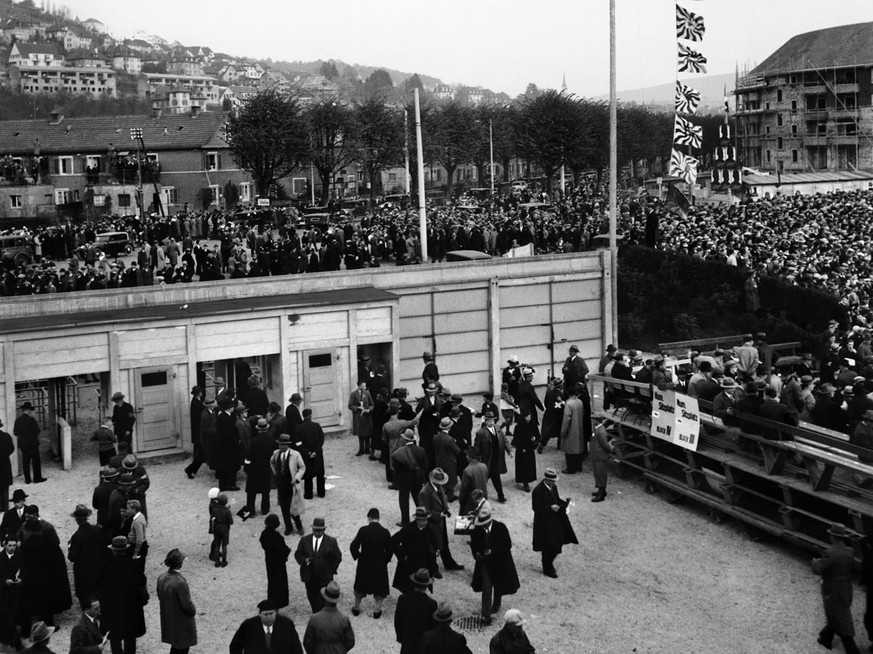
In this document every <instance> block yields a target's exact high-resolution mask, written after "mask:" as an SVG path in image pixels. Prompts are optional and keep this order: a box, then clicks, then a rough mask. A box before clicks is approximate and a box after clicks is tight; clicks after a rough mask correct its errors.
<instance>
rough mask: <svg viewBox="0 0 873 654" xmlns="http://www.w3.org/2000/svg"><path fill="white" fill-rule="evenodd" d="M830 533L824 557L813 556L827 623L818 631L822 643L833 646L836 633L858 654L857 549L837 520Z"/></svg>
mask: <svg viewBox="0 0 873 654" xmlns="http://www.w3.org/2000/svg"><path fill="white" fill-rule="evenodd" d="M828 533H829V534H830V535H831V536H832V537H833V543H832V544H831V545H830V546H829V547H828V548H827V549H826V550H825V551H824V553H823V554H822V556H821V558H818V559H813V560H812V571H813V572H815V573H816V574H819V575H821V598H822V602H823V603H824V611H825V619H826V620H827V624H826V625H825V627H824V629H822V630H821V631H820V632H819V634H818V644H819V645H821V646H822V647H824V648H825V649H832V648H833V642H834V636H839V637H840V640H841V641H843V649H845V650H846V654H858V652H859V650H858V646H857V645H856V644H855V624H854V621H853V620H852V577H853V570H854V568H855V553H854V550H853V549H852V548H851V547H849V546H848V545H847V544H846V541H847V540H848V538H849V532H848V531H847V530H846V527H845V526H843V525H842V524H840V523H834V524H833V525H832V526H831V528H830V529H828Z"/></svg>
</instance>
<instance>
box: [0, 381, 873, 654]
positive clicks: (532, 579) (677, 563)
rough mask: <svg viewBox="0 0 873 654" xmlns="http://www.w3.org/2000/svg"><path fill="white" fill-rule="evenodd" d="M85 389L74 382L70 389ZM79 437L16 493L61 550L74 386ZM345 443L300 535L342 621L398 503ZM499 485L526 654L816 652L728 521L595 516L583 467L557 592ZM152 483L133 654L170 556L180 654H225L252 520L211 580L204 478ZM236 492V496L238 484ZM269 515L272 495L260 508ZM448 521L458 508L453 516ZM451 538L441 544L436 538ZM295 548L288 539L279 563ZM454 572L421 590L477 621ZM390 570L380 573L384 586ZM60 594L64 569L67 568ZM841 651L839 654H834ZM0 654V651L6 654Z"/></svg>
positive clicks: (802, 590)
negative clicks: (314, 548) (336, 561)
mask: <svg viewBox="0 0 873 654" xmlns="http://www.w3.org/2000/svg"><path fill="white" fill-rule="evenodd" d="M83 381H84V380H83ZM80 397H81V404H80V406H79V408H78V424H77V425H76V427H75V428H74V465H73V470H71V471H66V472H65V471H62V470H60V469H59V468H58V465H57V464H56V463H53V462H51V461H48V459H49V457H48V456H47V455H44V456H43V460H44V462H45V474H46V476H47V477H48V478H49V481H48V482H47V483H45V484H39V485H28V486H24V485H23V480H22V478H21V477H18V478H17V483H16V484H14V485H13V488H24V489H25V490H26V492H27V493H28V494H29V495H30V497H29V499H28V501H29V502H30V503H33V504H37V505H39V507H40V513H41V515H42V517H44V518H45V519H47V520H49V521H50V522H51V523H52V524H54V525H55V527H56V528H57V530H58V533H59V536H60V538H61V542H62V544H64V547H65V544H66V542H67V540H68V539H69V537H70V535H71V534H72V533H73V531H74V530H75V521H74V520H73V519H72V518H71V517H69V514H70V513H71V512H72V510H73V509H74V508H75V506H76V504H77V503H80V502H82V503H86V504H90V500H91V494H92V491H93V488H94V485H95V484H96V483H97V479H98V470H99V465H98V461H97V450H96V443H90V442H89V441H88V436H89V435H90V433H91V432H92V431H93V429H94V428H95V427H96V412H95V404H96V402H95V399H96V394H95V393H94V392H93V388H92V387H91V386H90V385H88V384H87V383H84V384H82V386H81V393H80ZM356 447H357V442H356V441H355V442H353V441H352V439H351V438H350V437H349V436H348V435H345V436H341V435H329V436H328V438H327V443H326V445H325V461H326V467H327V475H328V482H327V483H328V491H327V497H325V498H323V499H320V498H317V497H316V498H315V499H314V500H312V501H307V503H306V504H307V506H306V514H305V515H304V516H303V522H304V525H306V527H307V532H309V525H311V523H312V519H313V518H314V517H316V516H322V517H324V518H325V519H326V521H327V533H329V534H331V535H333V536H335V537H336V538H337V539H338V540H339V544H340V547H341V549H342V551H343V562H342V564H341V565H340V568H339V575H338V581H339V583H340V586H341V587H342V589H343V598H342V601H341V603H340V608H341V610H342V611H343V612H345V613H346V614H349V615H351V606H352V601H353V597H352V584H353V581H354V573H355V563H354V561H353V560H352V558H351V555H350V553H349V550H348V547H349V543H350V542H351V540H352V538H353V537H354V535H355V533H356V532H357V529H358V528H359V527H360V526H362V525H363V524H365V523H366V513H367V510H368V509H369V508H370V507H371V506H375V507H378V508H379V509H380V511H381V512H382V516H383V517H382V524H384V525H385V526H386V527H388V528H389V529H390V530H391V531H392V532H394V531H395V530H396V529H397V527H396V526H395V523H396V522H397V521H398V520H399V515H400V514H399V508H398V502H397V494H396V492H394V491H391V490H389V489H388V488H387V483H386V482H385V480H384V479H385V478H384V468H383V467H382V466H381V465H379V464H378V463H376V462H372V461H368V460H367V457H355V456H354V452H355V449H356ZM507 463H508V465H509V468H510V472H509V473H508V474H507V475H504V478H503V479H504V486H505V487H506V489H507V497H508V502H507V503H506V504H499V503H496V502H495V503H494V515H495V518H496V519H498V520H501V521H503V522H505V523H506V524H507V526H508V527H509V530H510V534H511V536H512V539H513V555H514V558H515V563H516V566H517V568H518V573H519V578H520V580H521V589H520V590H519V592H518V593H517V594H516V595H514V596H511V597H506V598H504V602H503V605H504V609H508V608H518V609H520V610H521V611H522V612H523V613H524V614H525V616H526V617H527V624H526V625H525V630H526V631H527V633H528V635H529V637H530V640H531V642H532V643H533V645H534V646H535V647H536V649H537V652H540V653H545V652H554V653H559V654H563V653H568V654H569V653H589V652H590V653H592V654H595V653H597V654H600V653H603V654H610V653H616V654H619V653H621V654H624V653H628V654H630V653H634V652H636V653H643V652H647V653H651V654H673V653H677V652H689V653H692V654H696V653H704V652H706V653H724V654H728V653H730V654H735V653H737V652H748V653H756V652H768V653H784V654H796V653H798V652H816V651H823V650H822V648H821V647H820V646H818V645H817V644H816V643H815V639H816V636H817V633H818V630H819V629H820V628H821V627H822V626H823V612H822V608H821V599H820V594H819V583H818V578H817V577H815V576H814V575H813V574H812V573H811V572H810V569H809V559H810V557H809V555H808V554H807V553H806V552H803V551H800V550H797V549H794V548H792V547H790V546H787V545H785V544H784V543H781V542H779V541H775V540H772V539H769V540H764V541H760V542H752V541H750V540H749V539H748V538H747V537H746V536H745V535H744V533H743V532H742V530H741V529H740V526H739V525H738V524H737V523H736V522H733V521H730V520H726V521H724V522H722V523H716V522H714V521H713V520H712V519H711V518H710V516H709V514H708V513H707V512H706V511H704V510H703V509H701V508H699V507H697V506H695V505H693V504H689V503H676V504H669V503H667V502H666V501H665V500H664V499H663V498H662V497H661V496H659V495H657V494H648V493H646V492H645V490H644V488H643V484H642V482H641V481H638V480H634V479H626V480H624V479H617V478H616V477H615V476H611V478H610V483H609V495H608V497H607V498H606V501H605V502H601V503H597V504H593V503H591V502H590V493H591V492H592V491H593V490H594V488H593V477H592V474H591V471H590V467H589V465H588V464H587V463H586V464H585V466H584V472H583V473H582V474H577V475H562V476H561V479H560V480H559V483H558V487H559V490H560V493H561V494H562V496H564V497H569V498H571V499H572V500H573V501H574V503H575V505H573V506H571V509H570V518H571V520H572V523H573V526H574V528H575V530H576V534H577V535H578V537H579V541H580V544H579V545H577V546H568V547H566V548H565V549H564V553H563V554H561V555H560V556H559V557H558V559H557V562H556V565H557V570H558V574H559V578H558V579H549V578H548V577H545V576H543V575H542V573H541V569H540V560H539V555H538V554H535V553H534V552H533V551H532V550H531V537H532V519H533V514H532V512H531V506H530V495H529V494H528V493H524V492H522V491H521V490H520V488H517V487H516V486H515V485H514V484H513V483H512V480H513V460H509V461H508V462H507ZM562 463H563V455H562V454H561V453H560V452H557V451H556V450H555V449H554V441H553V442H552V444H551V445H550V446H549V447H548V448H547V449H546V451H545V452H544V453H543V454H542V455H540V456H538V460H537V471H538V473H539V474H540V476H542V472H543V470H544V469H545V468H546V467H549V466H552V467H556V468H558V469H560V468H561V467H563V466H562ZM146 466H147V470H148V473H149V476H150V477H151V480H152V483H151V489H150V490H149V492H148V506H149V513H150V516H149V518H150V520H149V522H150V524H149V532H148V540H149V543H150V546H151V552H150V554H149V558H148V561H147V565H146V574H147V576H148V580H149V592H150V594H151V596H152V599H151V601H150V602H149V604H148V605H147V606H146V624H147V628H148V632H147V633H146V635H145V636H143V637H142V638H141V639H140V640H139V644H138V646H139V651H141V652H146V653H147V654H151V653H152V652H165V651H168V650H169V647H168V646H167V645H162V644H161V642H160V621H159V617H158V602H157V597H156V593H155V583H156V581H157V577H158V575H159V574H161V573H162V572H163V571H164V567H163V565H162V562H163V559H164V556H165V554H166V552H167V551H168V550H170V549H171V548H173V547H179V548H180V549H181V550H182V551H183V552H184V553H185V554H186V555H187V557H188V559H187V561H186V562H185V566H184V567H183V570H182V572H183V574H184V575H185V577H186V578H187V579H188V583H189V585H190V587H191V595H192V599H193V601H194V603H195V605H196V606H197V610H198V615H197V629H198V635H199V644H198V645H197V646H196V647H194V648H193V649H192V652H204V653H206V654H218V653H219V652H226V651H227V648H228V644H229V642H230V639H231V637H232V635H233V633H234V631H235V630H236V628H237V627H238V626H239V623H240V622H241V621H242V620H243V619H245V618H247V617H250V616H252V615H255V614H256V613H257V607H256V605H257V603H258V602H259V601H260V600H261V599H264V598H265V597H266V586H267V582H266V571H265V567H264V557H263V551H262V549H261V547H260V544H259V542H258V537H259V535H260V532H261V530H262V529H263V517H262V516H261V515H257V516H256V517H254V518H251V519H249V520H248V521H246V522H241V521H239V520H237V522H236V523H235V524H234V525H233V527H232V528H231V534H230V547H229V550H228V561H229V566H228V567H226V568H215V567H214V566H213V563H212V562H211V561H209V559H208V557H207V555H208V550H209V543H210V541H211V536H209V535H208V534H207V506H208V499H207V493H208V491H209V488H210V487H211V486H214V485H215V483H214V479H213V478H212V474H211V471H209V470H208V469H207V468H206V467H205V466H204V467H203V468H202V469H201V471H200V473H199V475H198V476H197V477H196V479H194V480H193V481H191V480H189V479H188V478H187V477H186V475H185V473H184V472H183V468H184V466H185V462H183V461H174V462H168V463H153V464H148V463H147V464H146ZM240 485H241V486H243V487H244V482H243V474H242V473H240ZM230 496H231V498H232V500H231V501H232V503H233V508H234V511H235V510H237V509H238V508H239V507H240V506H241V505H242V504H243V503H244V502H245V493H244V492H242V491H239V492H235V493H230ZM272 501H273V507H274V510H275V511H277V512H278V506H277V505H276V504H275V501H276V495H275V492H274V493H273V496H272ZM455 506H457V504H455ZM450 531H451V530H450ZM298 540H299V536H297V535H292V536H288V537H286V542H287V543H288V545H289V546H290V547H291V549H292V551H293V550H294V548H296V546H297V542H298ZM450 541H451V542H450V546H451V549H452V552H453V553H454V556H455V558H456V559H457V560H458V561H459V562H461V563H462V564H464V565H465V566H466V569H465V570H463V571H460V572H448V573H445V575H444V578H443V579H442V580H437V581H436V582H435V585H434V596H435V597H436V598H437V599H438V600H448V601H449V602H450V603H451V605H452V607H453V609H454V613H455V616H456V618H467V617H471V616H475V615H477V612H478V607H479V596H478V595H476V594H475V593H473V591H472V590H471V589H470V580H471V576H472V570H473V560H472V556H471V554H470V550H469V547H468V546H467V538H466V537H461V536H453V535H452V536H450ZM393 570H394V563H393V562H392V563H391V565H390V566H389V572H390V573H391V574H392V575H393ZM70 577H71V585H72V568H70ZM288 577H289V583H290V597H291V606H290V607H289V608H288V609H283V613H285V614H286V615H288V616H289V617H291V618H292V619H293V621H294V623H295V625H296V626H297V630H298V633H299V634H300V636H301V637H302V635H303V631H304V629H305V626H306V621H307V620H308V618H309V615H310V614H309V605H308V603H307V601H306V593H305V589H304V587H303V584H302V582H300V581H299V576H298V569H297V565H296V563H295V562H294V560H293V556H292V557H291V558H290V559H289V564H288ZM396 601H397V592H396V590H394V589H392V596H391V597H389V598H388V599H387V600H386V602H385V605H384V607H383V610H384V615H383V616H382V618H381V619H380V620H374V619H373V617H372V614H373V604H372V599H371V598H368V599H367V600H365V601H364V604H363V605H362V609H363V611H362V614H361V615H360V616H359V617H351V620H352V625H353V627H354V629H355V636H356V639H357V644H356V646H355V649H354V651H355V652H356V653H360V654H368V653H372V654H382V653H385V652H397V651H399V649H400V647H399V645H398V644H397V643H396V642H395V639H394V630H393V616H394V608H395V606H396ZM863 606H864V595H863V591H862V590H856V595H855V603H854V612H855V624H856V626H857V628H858V630H859V637H858V642H859V644H860V645H862V646H863V645H866V644H867V642H868V641H867V639H866V634H863V627H862V624H863V622H862V613H863ZM78 615H79V611H78V608H76V607H74V608H73V609H71V610H70V611H68V612H67V613H65V614H64V615H62V616H60V618H59V619H58V622H57V623H58V624H59V625H60V626H61V630H60V631H59V632H58V633H57V634H56V635H55V636H53V637H52V640H51V644H50V645H51V648H52V649H53V650H54V651H55V652H57V653H58V654H66V653H67V652H68V651H69V637H70V628H71V626H72V624H73V622H74V621H75V620H76V619H77V618H78ZM501 623H502V620H500V619H495V622H494V625H493V626H491V627H486V628H482V629H478V628H473V629H469V630H462V631H463V633H465V634H466V636H467V640H468V643H469V645H470V649H471V650H472V651H473V652H476V653H477V654H478V653H487V652H488V641H489V640H490V638H491V636H492V635H493V634H494V633H495V632H496V631H497V629H498V628H499V626H500V624H501ZM836 648H837V650H839V648H840V645H837V646H836ZM0 651H11V649H7V650H2V646H0Z"/></svg>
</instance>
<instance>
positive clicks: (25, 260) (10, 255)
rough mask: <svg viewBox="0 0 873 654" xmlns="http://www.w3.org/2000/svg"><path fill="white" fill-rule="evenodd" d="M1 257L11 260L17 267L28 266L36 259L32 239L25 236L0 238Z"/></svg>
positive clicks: (15, 235)
mask: <svg viewBox="0 0 873 654" xmlns="http://www.w3.org/2000/svg"><path fill="white" fill-rule="evenodd" d="M0 256H2V257H3V259H11V260H12V261H13V263H15V265H16V266H26V265H27V264H29V263H30V262H31V261H33V258H34V255H33V248H31V247H30V239H29V238H27V236H25V235H24V234H7V235H6V236H0Z"/></svg>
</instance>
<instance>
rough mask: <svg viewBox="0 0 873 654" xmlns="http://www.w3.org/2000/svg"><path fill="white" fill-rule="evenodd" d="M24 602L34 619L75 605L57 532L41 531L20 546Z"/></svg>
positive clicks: (41, 529) (42, 529) (32, 533)
mask: <svg viewBox="0 0 873 654" xmlns="http://www.w3.org/2000/svg"><path fill="white" fill-rule="evenodd" d="M18 551H19V552H20V554H21V601H22V605H23V606H24V609H25V610H26V611H29V612H30V613H31V614H33V615H48V614H50V613H51V614H57V613H63V612H64V611H66V610H67V609H68V608H70V606H71V605H72V603H73V598H72V597H71V595H70V582H69V580H68V578H67V564H66V561H65V560H64V553H63V552H62V551H61V547H60V543H59V542H58V537H57V534H56V533H55V532H54V529H44V528H40V529H39V530H38V531H35V532H31V533H30V535H29V536H27V538H26V539H25V540H23V542H22V543H21V547H20V548H19V550H18Z"/></svg>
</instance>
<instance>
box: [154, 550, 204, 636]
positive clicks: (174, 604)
mask: <svg viewBox="0 0 873 654" xmlns="http://www.w3.org/2000/svg"><path fill="white" fill-rule="evenodd" d="M184 562H185V556H184V555H183V554H182V553H181V552H180V551H179V550H177V549H172V550H170V552H169V553H168V554H167V558H166V559H165V560H164V565H166V566H167V568H168V569H167V571H166V572H165V573H163V574H162V575H161V576H160V577H158V601H159V602H160V605H161V606H160V609H161V642H162V643H167V644H168V645H169V646H170V647H172V648H173V649H175V650H181V651H183V652H187V651H188V648H189V647H193V646H194V645H196V644H197V623H196V622H195V619H194V618H195V616H196V615H197V609H196V608H195V607H194V603H193V602H192V601H191V593H190V591H189V590H188V582H187V581H186V580H185V577H183V576H182V574H181V573H180V572H179V570H180V569H181V567H182V564H183V563H184Z"/></svg>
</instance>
